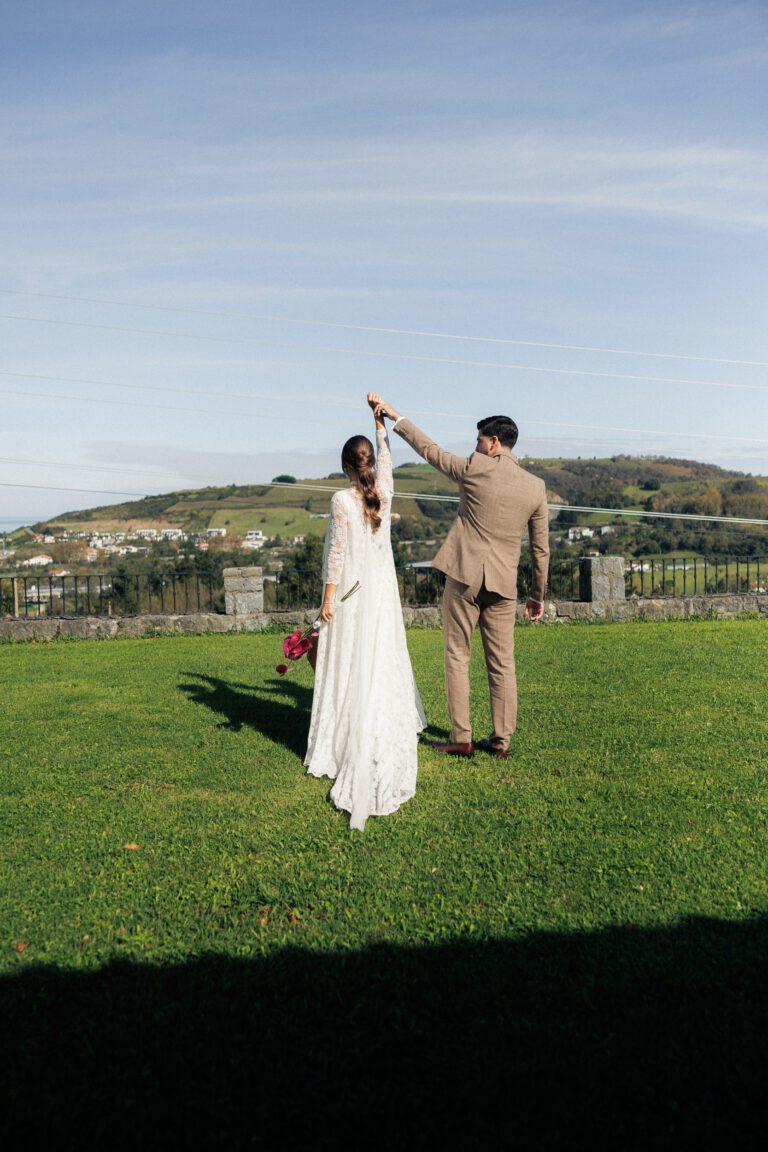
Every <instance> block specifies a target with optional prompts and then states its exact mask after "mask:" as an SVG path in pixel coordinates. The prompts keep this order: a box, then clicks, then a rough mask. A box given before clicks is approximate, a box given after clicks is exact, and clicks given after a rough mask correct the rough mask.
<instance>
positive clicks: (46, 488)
mask: <svg viewBox="0 0 768 1152" xmlns="http://www.w3.org/2000/svg"><path fill="white" fill-rule="evenodd" d="M0 488H35V489H36V490H38V491H41V492H90V493H91V495H93V496H135V497H137V498H138V499H139V500H145V499H146V498H147V493H146V492H115V491H113V490H112V489H111V488H62V487H61V486H60V485H58V484H6V483H5V482H4V481H2V480H0Z"/></svg>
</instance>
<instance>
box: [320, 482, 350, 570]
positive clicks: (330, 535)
mask: <svg viewBox="0 0 768 1152" xmlns="http://www.w3.org/2000/svg"><path fill="white" fill-rule="evenodd" d="M343 495H344V494H343V492H334V494H333V496H332V497H331V519H330V521H329V522H328V531H327V532H326V534H325V548H324V549H323V584H338V583H339V581H340V579H341V573H342V570H343V568H344V558H345V557H346V554H347V527H348V524H349V521H348V518H347V509H346V507H345V503H344V499H343Z"/></svg>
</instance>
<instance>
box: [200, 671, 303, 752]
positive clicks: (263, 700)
mask: <svg viewBox="0 0 768 1152" xmlns="http://www.w3.org/2000/svg"><path fill="white" fill-rule="evenodd" d="M184 675H185V676H188V677H189V678H190V681H194V682H190V683H185V684H180V685H179V690H180V691H182V692H186V694H187V696H188V698H189V699H190V700H191V701H192V703H194V704H200V705H202V706H203V707H205V708H209V709H210V710H211V711H212V712H215V713H216V714H217V715H218V716H221V717H222V718H223V719H222V724H221V727H222V728H228V729H229V730H230V731H232V732H240V731H242V729H243V728H253V729H254V730H255V731H257V732H261V734H262V735H263V736H266V737H267V739H269V740H273V741H274V742H275V743H276V744H282V745H283V746H284V747H285V748H287V749H288V750H289V751H291V752H293V753H295V754H296V755H297V756H300V757H303V756H304V753H305V751H306V747H307V732H308V730H309V714H310V711H311V708H312V687H311V685H310V686H306V685H304V684H299V683H297V681H296V680H288V679H280V680H278V679H276V678H273V679H271V680H266V681H264V682H263V683H261V684H242V683H237V682H234V681H228V680H222V679H220V678H219V677H217V676H209V675H205V674H203V673H202V672H185V674H184Z"/></svg>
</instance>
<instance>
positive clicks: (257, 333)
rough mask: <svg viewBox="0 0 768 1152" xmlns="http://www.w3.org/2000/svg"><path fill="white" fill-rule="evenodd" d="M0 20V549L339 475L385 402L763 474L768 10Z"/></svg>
mask: <svg viewBox="0 0 768 1152" xmlns="http://www.w3.org/2000/svg"><path fill="white" fill-rule="evenodd" d="M2 15H3V38H2V44H0V171H2V174H3V175H2V178H1V179H0V315H1V316H2V318H0V341H1V342H2V345H1V348H0V395H1V396H2V412H3V419H2V427H3V429H4V433H5V434H4V436H3V438H2V450H0V458H1V459H0V528H10V527H11V526H12V525H13V524H17V523H22V522H30V521H32V520H36V519H38V518H47V517H52V516H54V515H55V514H56V513H57V512H60V511H63V510H65V509H69V508H78V507H87V506H91V505H94V504H98V503H104V502H106V501H108V500H111V499H113V497H111V496H110V495H109V492H110V491H115V492H126V493H132V492H141V493H151V492H162V491H167V490H170V489H173V488H176V487H181V486H185V487H196V486H201V485H204V484H217V483H229V482H237V483H244V482H248V481H263V480H269V479H270V478H271V477H272V476H273V475H275V474H276V473H278V472H284V471H288V472H292V473H293V474H294V475H296V476H299V477H307V476H317V475H323V474H325V473H326V472H328V471H331V470H334V469H336V468H337V467H338V450H339V448H340V445H341V444H342V443H343V441H344V440H345V439H346V438H347V436H348V435H350V434H352V433H354V432H357V431H361V430H362V431H365V430H366V428H367V427H368V416H367V412H366V411H364V410H363V407H362V403H363V400H364V393H365V392H366V390H367V389H369V388H372V389H375V390H378V391H380V392H382V393H383V394H384V395H385V396H387V397H389V398H390V399H391V400H392V402H393V403H395V404H396V405H397V406H399V407H400V408H401V409H402V410H404V411H407V412H411V413H414V415H415V418H416V419H417V421H418V422H419V423H420V424H421V425H422V426H423V427H424V428H426V429H427V430H428V431H429V432H431V433H432V434H433V435H434V436H435V437H436V438H437V439H439V440H441V441H442V442H443V443H445V444H446V445H448V446H449V447H453V448H455V449H456V450H463V449H466V450H467V451H469V450H470V449H471V446H472V444H473V442H474V426H475V422H476V420H477V419H478V418H480V417H482V416H484V415H488V414H491V413H496V412H506V413H509V414H510V415H512V416H514V418H515V419H516V420H517V422H518V424H519V425H520V429H521V437H520V443H519V450H520V452H521V454H523V455H530V456H539V455H573V456H576V455H581V456H592V455H611V454H614V453H617V452H630V453H636V454H639V453H645V452H651V453H657V454H669V455H676V456H684V457H688V458H695V459H702V460H709V461H712V462H714V463H719V464H722V465H723V466H726V467H732V468H737V469H740V470H743V471H749V472H754V473H763V474H768V372H767V371H766V364H767V363H768V326H767V325H766V307H765V304H766V273H765V269H766V267H768V250H767V249H768V244H767V243H766V239H767V237H768V156H767V154H766V148H765V136H766V129H765V125H766V123H768V115H766V113H767V111H768V109H767V108H766V103H767V102H766V86H765V79H764V77H765V68H766V63H767V62H768V9H766V6H765V4H764V3H762V2H759V3H739V2H735V3H727V4H723V3H722V2H719V3H699V2H696V0H694V2H691V3H675V2H674V0H671V2H670V0H666V2H663V3H656V2H653V0H651V2H650V3H645V4H642V5H640V4H637V3H634V2H632V3H628V2H627V3H622V2H615V3H612V2H595V3H589V2H583V3H582V2H579V0H571V2H568V3H550V2H548V0H543V2H538V3H535V4H528V3H517V2H515V0H510V2H508V3H483V2H482V0H480V2H473V3H472V4H468V3H465V4H462V5H459V4H453V3H429V2H422V3H418V2H415V3H392V2H389V3H368V2H366V0H358V2H356V3H337V2H334V0H330V2H324V3H321V4H318V3H316V2H315V3H291V2H290V0H288V2H284V3H279V4H278V3H271V2H265V3H259V2H256V0H254V2H251V3H245V2H227V0H223V2H221V3H219V4H218V5H211V4H209V3H206V4H202V3H197V0H185V2H184V3H176V2H175V0H164V2H162V3H158V2H156V0H155V2H152V3H149V2H146V3H145V2H136V0H126V3H124V4H123V5H122V6H120V7H119V8H118V7H117V6H113V5H108V4H104V3H103V2H98V3H96V2H94V3H85V2H82V0H81V2H76V0H56V2H55V3H54V2H48V0H38V2H34V0H2ZM377 329H378V331H377ZM385 329H386V330H388V331H384V330H385ZM393 330H394V331H393ZM409 333H410V334H409ZM416 333H432V334H433V335H418V334H416ZM438 334H439V335H438ZM455 337H474V338H475V339H473V340H466V339H456V338H455ZM502 341H511V342H512V343H503V342H502ZM515 341H516V342H519V343H514V342H515ZM551 345H554V347H553V346H551ZM590 349H592V350H590ZM596 349H613V350H620V351H613V352H608V351H597V350H596ZM629 352H641V353H658V354H662V353H663V354H665V355H663V356H662V355H653V356H648V355H643V356H638V355H629V354H628V353H629ZM679 357H699V358H700V359H685V358H679ZM728 361H738V362H739V363H729V362H728ZM468 362H472V363H468ZM745 362H753V363H745ZM637 377H654V378H656V379H653V380H650V379H637ZM397 454H398V458H399V459H401V460H405V459H409V458H413V457H411V456H410V454H409V451H408V450H407V449H405V447H404V446H403V447H402V448H401V447H400V446H399V444H398V446H397ZM5 485H19V487H6V486H5ZM21 485H26V486H28V487H21ZM45 485H50V486H51V488H50V489H48V488H44V487H43V486H45ZM33 486H39V487H33ZM53 488H73V489H74V488H81V489H93V490H94V494H88V493H86V492H83V493H77V492H64V491H54V490H52V489H53ZM102 489H103V490H104V495H99V494H96V490H102Z"/></svg>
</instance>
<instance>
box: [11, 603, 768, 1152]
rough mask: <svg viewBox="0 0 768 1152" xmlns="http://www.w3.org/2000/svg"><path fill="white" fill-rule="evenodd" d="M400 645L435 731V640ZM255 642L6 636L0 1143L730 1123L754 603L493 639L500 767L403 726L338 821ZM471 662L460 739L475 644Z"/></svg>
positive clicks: (295, 675)
mask: <svg viewBox="0 0 768 1152" xmlns="http://www.w3.org/2000/svg"><path fill="white" fill-rule="evenodd" d="M409 644H410V647H411V652H412V658H413V662H414V668H415V672H416V677H417V680H418V682H419V685H420V687H421V689H422V693H423V697H424V701H425V706H426V709H427V714H428V716H429V718H430V722H431V731H430V734H431V735H432V736H437V737H439V736H441V735H442V734H443V733H444V732H445V731H446V726H447V720H446V715H445V706H444V700H443V690H442V675H441V636H440V634H439V633H437V632H429V631H423V632H417V631H413V632H411V633H410V634H409ZM278 653H279V638H278V637H276V636H274V635H273V636H249V635H242V634H240V635H225V636H200V637H162V638H157V639H145V640H122V641H107V642H101V643H99V642H92V643H57V644H53V645H37V644H28V645H4V646H2V647H0V699H2V718H3V733H4V734H3V737H2V739H3V747H2V768H1V769H0V783H1V784H2V807H1V808H0V821H1V824H0V830H1V831H2V833H3V835H2V837H1V838H0V871H1V872H2V875H3V877H4V879H3V884H2V894H1V897H0V899H1V902H0V913H1V917H2V918H1V920H0V923H2V942H1V951H0V966H1V969H2V974H1V975H0V1004H1V1005H2V1012H3V1015H4V1018H5V1022H6V1033H5V1034H6V1036H9V1037H13V1038H14V1039H13V1042H12V1043H10V1044H8V1043H7V1044H6V1046H5V1051H4V1056H3V1061H2V1064H1V1065H0V1070H1V1072H2V1075H3V1079H4V1082H5V1085H6V1087H7V1089H8V1091H9V1093H10V1096H9V1099H10V1101H11V1106H10V1107H9V1109H7V1110H6V1113H5V1119H0V1132H3V1133H4V1134H6V1135H8V1136H19V1135H22V1134H23V1135H25V1137H29V1135H30V1133H32V1134H34V1133H35V1132H37V1133H38V1134H39V1135H41V1136H44V1135H45V1132H46V1131H47V1130H48V1128H50V1126H52V1125H54V1124H56V1123H60V1121H61V1115H62V1110H64V1109H66V1111H67V1114H68V1116H69V1118H70V1123H71V1124H75V1125H77V1131H78V1132H79V1133H80V1136H79V1140H80V1141H82V1140H85V1141H86V1145H88V1142H89V1141H93V1143H94V1144H95V1143H98V1142H99V1141H103V1140H105V1139H109V1140H110V1142H112V1143H113V1144H114V1143H117V1144H118V1145H120V1141H121V1137H120V1135H119V1133H120V1131H122V1129H121V1127H120V1126H121V1125H125V1126H126V1127H125V1138H126V1143H127V1142H129V1140H128V1129H130V1140H131V1141H135V1140H140V1139H148V1138H149V1134H150V1133H152V1134H153V1135H154V1136H156V1137H157V1138H158V1139H159V1138H162V1139H167V1140H169V1141H170V1140H174V1142H175V1143H176V1144H178V1145H179V1146H182V1147H192V1146H197V1142H198V1141H200V1142H201V1144H210V1143H214V1144H215V1143H217V1142H221V1143H227V1144H230V1145H233V1146H235V1147H240V1146H245V1145H248V1146H250V1145H251V1143H252V1142H257V1143H258V1142H259V1140H263V1141H266V1142H267V1143H268V1144H269V1143H272V1144H273V1145H282V1144H287V1145H289V1146H290V1145H291V1144H292V1143H301V1142H304V1141H308V1140H310V1139H311V1140H312V1141H313V1143H315V1144H317V1145H319V1146H325V1145H326V1143H327V1144H328V1145H330V1144H331V1143H334V1142H338V1140H339V1139H342V1138H347V1139H348V1138H351V1137H352V1135H353V1134H357V1135H358V1136H360V1134H361V1133H362V1132H367V1131H368V1129H367V1125H369V1124H370V1123H371V1122H372V1120H373V1116H374V1115H376V1114H377V1111H378V1109H379V1107H380V1106H382V1095H383V1097H384V1098H385V1099H386V1100H387V1101H389V1104H390V1105H391V1107H392V1111H391V1113H390V1115H389V1117H388V1122H387V1126H386V1128H385V1131H386V1133H388V1135H389V1137H390V1138H391V1141H392V1143H401V1142H406V1143H408V1142H409V1141H411V1140H414V1141H416V1136H417V1135H418V1134H420V1133H421V1134H422V1135H423V1136H424V1141H425V1142H428V1141H427V1136H426V1132H427V1129H428V1130H429V1132H431V1133H432V1136H434V1135H435V1134H437V1135H440V1134H441V1133H447V1132H448V1131H453V1132H455V1131H456V1130H457V1127H458V1130H460V1131H463V1132H465V1134H466V1136H467V1139H470V1137H471V1139H472V1140H473V1141H474V1140H480V1139H488V1140H495V1139H497V1138H502V1137H503V1138H505V1139H506V1138H507V1137H511V1136H513V1135H514V1134H515V1133H516V1132H517V1133H520V1132H521V1126H522V1129H525V1126H530V1125H533V1135H532V1139H533V1140H534V1141H535V1142H538V1143H539V1144H540V1145H541V1146H547V1144H548V1142H551V1143H553V1144H558V1145H560V1146H561V1145H562V1142H563V1141H564V1140H568V1141H570V1140H571V1139H572V1138H573V1135H574V1133H575V1132H578V1131H579V1130H581V1131H583V1132H584V1133H587V1134H589V1135H590V1136H591V1137H592V1138H593V1139H609V1138H610V1136H611V1134H613V1136H614V1137H615V1145H614V1146H621V1147H647V1146H648V1144H649V1142H652V1141H653V1142H655V1143H656V1144H660V1146H667V1144H668V1145H669V1146H676V1144H677V1143H679V1142H681V1141H682V1140H684V1139H686V1138H696V1139H698V1140H699V1141H700V1142H701V1141H702V1140H705V1139H713V1138H715V1137H721V1136H722V1137H725V1136H726V1135H727V1136H728V1138H729V1139H735V1138H736V1131H737V1129H738V1131H739V1132H740V1133H741V1137H742V1141H743V1143H742V1147H745V1146H752V1145H751V1144H750V1143H749V1141H750V1140H751V1139H752V1137H754V1139H755V1141H756V1140H757V1138H758V1137H757V1134H758V1132H759V1131H760V1125H761V1123H762V1118H761V1115H760V1113H761V1110H762V1107H763V1105H762V1103H761V1101H762V1089H761V1083H760V1081H761V1075H762V1074H761V1072H760V1068H761V1067H762V1065H761V1062H760V1061H761V1059H762V1055H763V1054H764V1052H765V1039H764V1038H765V1035H766V1025H768V1013H767V1012H766V999H765V975H766V960H765V957H766V947H767V946H768V917H766V911H767V909H768V888H767V885H766V868H765V833H766V822H767V821H766V804H765V800H766V760H768V711H767V710H766V708H765V700H766V698H767V697H768V691H767V690H768V666H767V665H766V660H765V655H766V624H765V622H764V621H760V620H756V621H754V620H749V621H733V622H723V621H720V622H709V621H697V622H688V623H666V624H654V625H644V626H642V627H641V626H633V625H618V626H616V625H613V626H593V627H590V628H578V627H570V628H565V627H564V628H556V627H549V628H530V627H528V628H521V629H519V631H518V636H517V663H518V676H519V681H520V717H521V719H520V727H519V729H518V733H517V735H516V737H515V741H514V745H513V749H514V751H513V756H512V757H511V758H510V760H509V761H508V762H506V763H501V762H498V761H494V760H492V759H490V758H489V757H487V756H483V755H480V754H478V755H477V756H476V757H475V759H474V760H473V761H471V762H468V761H456V760H448V761H446V760H444V759H442V758H440V757H438V756H437V755H435V754H434V753H433V752H431V751H430V750H429V749H427V748H424V749H423V751H422V753H421V760H420V775H419V786H418V790H417V794H416V797H415V798H414V799H413V800H412V801H411V802H409V803H408V804H407V805H405V806H404V807H403V808H402V809H401V810H400V811H399V812H398V813H396V814H395V815H394V816H392V817H387V818H383V819H379V820H376V819H371V820H369V822H368V825H367V827H366V831H365V833H363V834H359V833H354V832H351V831H350V830H349V828H348V823H347V817H346V815H345V814H343V813H339V812H336V811H335V810H334V809H333V808H332V806H331V805H330V804H329V802H328V799H327V797H328V791H329V783H328V782H325V781H318V780H314V779H311V778H309V777H307V776H306V775H305V774H304V771H303V768H302V765H301V757H302V754H303V751H304V746H305V740H306V730H307V723H308V709H309V707H310V705H311V690H312V688H311V672H310V670H309V668H308V667H307V666H306V664H305V663H304V662H302V663H301V664H299V665H298V666H297V667H296V668H295V670H294V671H293V672H292V674H291V676H290V677H288V678H286V679H284V680H283V679H280V678H279V677H277V676H276V675H275V673H274V665H275V663H276V662H277V659H278V658H279V657H278ZM472 677H473V701H474V715H475V718H476V722H477V734H478V735H483V734H485V733H486V732H487V731H488V726H489V713H488V704H487V691H486V687H485V683H484V671H483V665H482V657H481V652H480V650H479V648H478V649H476V650H475V652H474V656H473V667H472ZM392 722H393V723H396V722H397V718H396V717H393V718H392ZM508 1109H510V1111H508ZM385 1111H386V1109H385ZM425 1125H426V1127H425ZM86 1134H87V1135H86ZM366 1138H368V1137H366ZM371 1138H373V1137H371ZM416 1143H418V1141H416ZM755 1146H756V1143H755Z"/></svg>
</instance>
